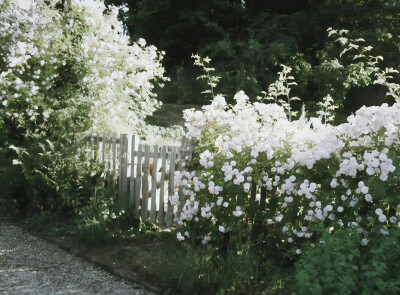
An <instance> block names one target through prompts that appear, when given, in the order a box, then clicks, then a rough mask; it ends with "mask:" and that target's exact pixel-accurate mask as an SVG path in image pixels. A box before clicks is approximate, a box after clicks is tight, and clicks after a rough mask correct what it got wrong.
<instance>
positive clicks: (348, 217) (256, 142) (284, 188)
mask: <svg viewBox="0 0 400 295" xmlns="http://www.w3.org/2000/svg"><path fill="white" fill-rule="evenodd" d="M234 99H235V100H236V104H235V105H233V106H232V107H228V106H227V104H226V103H225V100H224V98H223V97H221V96H217V97H216V98H215V99H214V100H213V101H212V103H211V105H208V106H204V107H203V110H202V111H195V110H193V109H190V110H186V111H185V113H184V116H185V119H186V124H185V125H186V128H187V133H186V136H187V137H189V138H191V139H193V140H194V142H195V143H194V146H195V156H194V159H197V161H198V164H196V162H194V163H192V164H191V165H192V166H191V167H198V168H200V171H201V172H191V173H189V172H181V173H177V174H176V181H177V183H178V184H179V185H180V186H181V188H182V192H183V196H181V199H182V200H184V203H185V205H184V206H183V209H182V212H181V214H180V216H179V218H178V221H179V224H181V225H182V231H187V232H189V233H190V236H191V239H194V240H197V239H198V241H199V242H201V243H203V244H205V243H208V242H211V241H213V240H218V236H219V235H220V234H221V233H226V232H229V231H235V230H238V228H241V227H242V226H250V227H251V225H252V224H254V222H255V220H257V222H261V223H262V224H263V226H264V228H265V229H266V232H269V233H271V232H274V233H275V234H276V236H278V237H279V240H280V241H283V243H289V244H288V245H290V247H291V248H292V251H293V253H296V249H298V247H299V246H300V245H301V243H303V242H304V241H305V240H307V239H310V238H311V237H313V236H314V235H315V233H316V230H317V228H318V227H319V226H320V225H323V226H326V227H327V228H331V231H333V230H334V229H335V228H341V227H351V228H356V229H357V231H358V232H359V233H360V234H362V235H364V236H365V237H367V236H369V237H371V236H372V235H373V234H374V233H378V234H379V233H385V232H386V231H387V228H388V227H390V226H392V225H394V224H397V221H398V214H399V206H398V205H399V204H400V198H399V196H398V189H399V170H400V169H399V162H398V160H397V159H398V156H399V139H400V134H399V132H398V130H399V126H400V105H399V104H394V105H393V106H388V105H386V104H384V105H382V106H381V107H369V108H367V107H362V108H361V109H360V110H358V111H357V112H356V113H355V115H352V116H350V117H349V118H348V122H347V123H345V124H342V125H339V126H333V125H330V124H329V123H328V122H327V121H328V120H326V119H324V121H325V122H322V120H323V118H309V119H307V118H305V116H304V115H302V116H300V118H299V119H298V120H294V121H290V120H289V119H288V117H287V115H286V114H285V110H284V109H283V108H282V107H281V106H279V105H277V104H274V103H272V104H264V103H260V102H256V103H250V102H249V98H248V97H247V96H246V95H245V94H244V92H239V93H237V94H236V95H235V97H234ZM196 155H197V156H196ZM189 167H190V166H189ZM199 183H201V184H203V185H202V186H200V185H199ZM254 208H256V209H255V210H254ZM383 208H385V209H383ZM378 209H379V210H378ZM375 210H378V211H375ZM376 212H378V213H379V214H378V213H376ZM255 216H258V218H256V219H254V218H255ZM376 217H377V218H376ZM260 220H261V221H260ZM388 220H390V222H388ZM297 252H298V251H297Z"/></svg>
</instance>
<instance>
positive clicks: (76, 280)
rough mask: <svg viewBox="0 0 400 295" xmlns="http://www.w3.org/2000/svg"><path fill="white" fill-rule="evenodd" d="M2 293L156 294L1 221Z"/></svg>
mask: <svg viewBox="0 0 400 295" xmlns="http://www.w3.org/2000/svg"><path fill="white" fill-rule="evenodd" d="M0 294H2V295H6V294H7V295H11V294H13V295H14V294H15V295H17V294H18V295H20V294H41V295H42V294H43V295H46V294H88V295H89V294H121V295H122V294H123V295H125V294H133V295H151V294H153V293H151V292H148V291H144V290H138V289H137V288H136V289H135V288H134V286H132V285H131V284H128V283H125V282H123V281H121V280H120V279H118V278H116V277H114V276H112V275H110V274H108V273H106V272H104V271H102V270H99V269H98V268H95V267H93V266H92V265H91V264H90V263H88V262H86V261H83V260H82V259H80V258H78V257H76V256H73V255H71V254H69V253H67V252H65V251H63V250H60V249H59V248H57V247H56V246H54V245H52V244H49V243H47V242H45V241H43V240H41V239H40V238H37V237H35V236H32V235H31V234H29V233H27V232H25V231H24V230H22V229H21V228H19V227H17V226H15V225H12V224H10V223H8V222H5V221H1V220H0Z"/></svg>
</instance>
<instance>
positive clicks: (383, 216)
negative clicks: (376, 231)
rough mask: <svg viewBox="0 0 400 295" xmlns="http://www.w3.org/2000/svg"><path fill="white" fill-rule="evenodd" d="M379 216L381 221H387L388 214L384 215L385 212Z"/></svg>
mask: <svg viewBox="0 0 400 295" xmlns="http://www.w3.org/2000/svg"><path fill="white" fill-rule="evenodd" d="M378 218H379V221H380V222H385V221H386V216H385V215H383V214H381V215H379V217H378Z"/></svg>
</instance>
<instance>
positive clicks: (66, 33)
mask: <svg viewBox="0 0 400 295" xmlns="http://www.w3.org/2000/svg"><path fill="white" fill-rule="evenodd" d="M0 11H1V13H0V139H1V144H0V148H1V150H2V151H3V152H7V153H9V154H10V155H9V156H10V157H15V154H11V150H10V149H9V148H10V147H11V148H12V149H13V150H14V151H15V152H16V153H17V156H18V157H17V158H14V161H13V163H14V164H22V169H23V172H24V174H25V175H26V177H27V178H29V179H30V180H31V182H35V183H36V188H37V189H38V190H41V191H47V193H43V194H47V195H49V194H53V193H54V192H57V194H60V193H61V195H63V197H62V198H61V199H63V200H64V201H66V202H67V203H68V204H69V205H71V202H72V200H74V197H75V196H74V195H76V194H81V193H79V192H78V191H84V192H85V194H86V193H87V190H89V188H90V187H92V186H93V185H91V183H90V177H97V176H96V175H97V174H98V173H100V171H99V167H96V165H97V164H95V163H88V159H87V157H86V151H85V150H84V149H83V148H79V144H78V143H79V142H80V141H81V139H82V136H83V135H85V134H88V133H91V132H97V131H99V132H110V131H117V132H121V133H122V132H135V133H137V134H142V133H143V132H145V130H147V129H146V126H145V124H144V118H145V117H146V116H147V115H149V114H151V113H152V112H153V111H154V110H155V109H156V107H157V106H158V105H159V103H158V102H157V100H156V95H155V94H154V92H153V85H154V83H162V81H163V80H165V78H163V73H164V69H163V67H162V65H161V60H162V57H163V53H160V52H158V51H157V49H156V48H155V47H154V46H146V42H145V41H144V40H143V39H139V40H138V41H137V42H131V41H130V40H129V38H128V37H127V36H126V35H125V34H124V30H123V25H122V23H121V22H120V21H119V20H118V18H117V14H118V9H117V8H116V7H114V6H108V7H106V6H105V4H104V2H103V1H96V0H89V1H86V0H85V1H80V0H67V1H58V0H51V1H43V0H38V1H23V0H5V1H1V2H0ZM87 175H89V177H86V176H87ZM83 179H86V180H85V181H89V183H88V184H87V185H84V184H83ZM49 191H50V193H49ZM53 203H57V201H54V202H53ZM53 205H54V204H52V206H53Z"/></svg>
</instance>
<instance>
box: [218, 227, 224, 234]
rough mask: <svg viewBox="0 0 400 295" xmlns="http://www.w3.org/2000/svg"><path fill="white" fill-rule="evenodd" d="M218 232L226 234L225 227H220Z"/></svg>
mask: <svg viewBox="0 0 400 295" xmlns="http://www.w3.org/2000/svg"><path fill="white" fill-rule="evenodd" d="M218 230H219V231H220V232H221V233H225V227H224V226H222V225H220V226H218Z"/></svg>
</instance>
